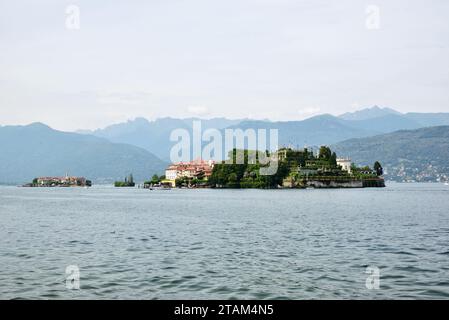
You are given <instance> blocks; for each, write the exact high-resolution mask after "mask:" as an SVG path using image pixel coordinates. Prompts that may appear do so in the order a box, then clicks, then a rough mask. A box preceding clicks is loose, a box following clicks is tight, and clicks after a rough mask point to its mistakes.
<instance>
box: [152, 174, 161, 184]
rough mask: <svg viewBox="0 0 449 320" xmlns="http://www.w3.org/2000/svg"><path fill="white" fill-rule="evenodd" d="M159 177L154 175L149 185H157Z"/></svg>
mask: <svg viewBox="0 0 449 320" xmlns="http://www.w3.org/2000/svg"><path fill="white" fill-rule="evenodd" d="M159 181H160V180H159V177H158V175H157V174H154V175H153V177H151V183H152V184H158V183H159Z"/></svg>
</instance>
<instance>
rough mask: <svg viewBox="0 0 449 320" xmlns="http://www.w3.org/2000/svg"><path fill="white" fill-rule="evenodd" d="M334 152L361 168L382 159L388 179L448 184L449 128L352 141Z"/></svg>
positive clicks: (410, 131) (335, 147) (404, 131)
mask: <svg viewBox="0 0 449 320" xmlns="http://www.w3.org/2000/svg"><path fill="white" fill-rule="evenodd" d="M332 149H333V150H335V151H336V152H337V154H338V155H340V156H344V157H350V158H351V159H352V161H353V162H355V163H356V164H358V165H371V166H372V164H373V162H374V161H375V160H379V161H380V162H381V164H382V165H383V167H384V169H385V173H386V174H385V176H386V178H387V179H389V180H396V181H420V182H421V181H433V182H436V181H441V182H442V181H449V126H437V127H427V128H420V129H415V130H400V131H396V132H393V133H387V134H382V135H378V136H373V137H366V138H358V139H350V140H347V141H342V142H340V143H337V144H335V145H334V146H332Z"/></svg>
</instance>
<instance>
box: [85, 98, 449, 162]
mask: <svg viewBox="0 0 449 320" xmlns="http://www.w3.org/2000/svg"><path fill="white" fill-rule="evenodd" d="M193 120H200V119H197V118H189V119H174V118H161V119H156V120H154V121H148V120H147V119H144V118H137V119H135V120H131V121H127V122H124V123H120V124H114V125H111V126H108V127H106V128H104V129H98V130H94V131H89V132H85V131H83V132H82V133H88V134H92V135H95V136H98V137H102V138H106V139H108V140H110V141H113V142H119V143H127V144H131V145H135V146H138V147H141V148H144V149H146V150H148V151H149V152H151V153H153V154H155V155H156V156H158V157H159V158H161V159H163V160H164V161H169V155H170V149H171V147H172V146H173V145H174V142H171V141H170V139H169V138H170V133H171V132H172V131H173V130H174V129H178V128H180V129H187V130H191V127H192V122H193ZM201 122H202V127H203V130H204V129H207V128H216V129H219V130H222V131H223V130H224V129H225V128H230V129H236V128H239V129H242V130H246V129H278V132H279V145H281V146H292V147H303V146H305V145H307V146H319V145H330V144H335V143H337V142H340V141H343V140H348V139H352V138H361V137H369V136H374V135H378V134H382V133H389V132H394V131H397V130H404V129H405V130H411V129H418V128H423V127H428V126H441V125H449V113H406V114H402V113H399V112H397V111H395V110H393V109H390V108H380V107H377V106H374V107H372V108H367V109H363V110H360V111H356V112H354V113H345V114H343V115H340V116H333V115H330V114H323V115H318V116H315V117H311V118H308V119H305V120H302V121H277V122H273V121H269V120H249V119H241V120H228V119H225V118H214V119H208V120H204V119H203V120H201Z"/></svg>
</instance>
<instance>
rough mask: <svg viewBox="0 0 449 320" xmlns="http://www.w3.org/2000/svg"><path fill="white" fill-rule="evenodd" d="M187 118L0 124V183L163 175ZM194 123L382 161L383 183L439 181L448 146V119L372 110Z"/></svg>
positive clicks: (358, 160)
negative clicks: (98, 124)
mask: <svg viewBox="0 0 449 320" xmlns="http://www.w3.org/2000/svg"><path fill="white" fill-rule="evenodd" d="M194 120H199V119H197V118H189V119H176V118H161V119H156V120H153V121H149V120H147V119H144V118H137V119H134V120H129V121H127V122H123V123H118V124H114V125H111V126H108V127H106V128H104V129H97V130H93V131H86V130H84V131H78V132H74V133H69V132H61V131H57V130H53V129H51V128H50V127H48V126H46V125H44V124H42V123H33V124H31V125H28V126H0V145H1V147H2V152H1V153H0V183H24V182H29V181H30V180H31V179H33V178H34V177H36V176H53V175H57V176H61V175H64V174H65V173H66V172H68V173H69V174H70V175H77V176H86V177H87V178H89V179H92V180H93V181H94V183H99V182H100V183H101V182H105V183H106V182H107V183H109V182H111V181H113V180H117V179H121V178H123V177H124V176H126V175H128V174H129V173H133V175H134V177H135V179H136V181H144V180H146V179H148V178H149V177H151V175H152V174H154V173H157V174H163V172H164V168H165V167H166V165H167V163H169V162H170V159H169V154H170V149H171V148H172V146H173V145H174V144H175V142H171V141H170V139H169V138H170V133H171V132H172V131H173V130H175V129H186V130H188V131H189V132H191V129H192V124H193V121H194ZM201 124H202V129H203V130H206V129H208V128H215V129H218V130H222V131H223V130H224V129H227V128H229V129H237V128H238V129H242V130H246V129H278V132H279V146H291V147H295V148H302V147H303V146H309V147H317V146H320V145H332V146H333V147H334V148H336V150H337V151H338V152H339V155H341V156H349V157H351V158H352V159H353V161H354V162H355V163H356V164H372V163H370V161H371V160H373V159H375V160H380V161H383V162H384V166H385V168H386V172H387V176H388V178H389V179H393V180H401V181H402V180H418V181H425V180H426V179H428V180H432V181H436V180H438V179H440V180H441V179H444V176H445V175H446V173H447V171H446V166H445V162H447V163H449V155H448V154H447V150H448V149H444V147H447V143H448V140H449V137H448V135H447V134H446V131H445V130H447V128H448V127H447V126H449V113H405V114H403V113H399V112H397V111H395V110H393V109H390V108H379V107H377V106H375V107H372V108H368V109H363V110H360V111H356V112H353V113H345V114H343V115H340V116H333V115H330V114H324V115H318V116H315V117H311V118H309V119H305V120H302V121H278V122H274V121H269V120H250V119H237V120H230V119H226V118H214V119H208V120H204V119H203V120H201ZM429 135H431V136H432V138H431V139H430V138H428V136H429ZM442 146H444V147H442ZM411 150H413V152H410V151H411ZM429 155H431V158H429V157H428V156H429ZM429 166H431V167H429ZM432 170H433V171H432ZM430 172H433V173H430Z"/></svg>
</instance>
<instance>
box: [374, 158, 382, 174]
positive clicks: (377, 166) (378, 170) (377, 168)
mask: <svg viewBox="0 0 449 320" xmlns="http://www.w3.org/2000/svg"><path fill="white" fill-rule="evenodd" d="M374 171H376V174H377V175H378V176H381V175H383V174H384V169H383V168H382V165H381V164H380V162H379V161H376V162H374Z"/></svg>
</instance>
